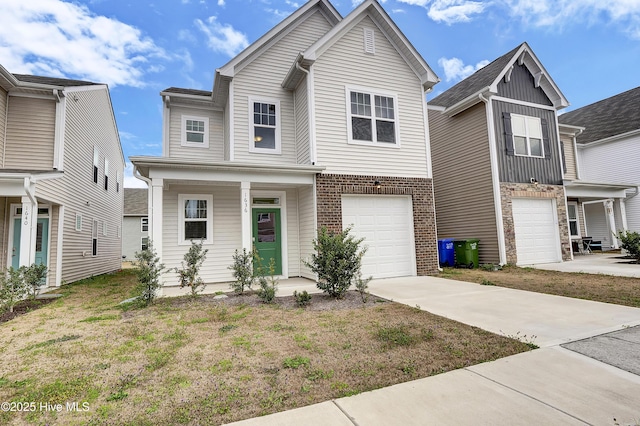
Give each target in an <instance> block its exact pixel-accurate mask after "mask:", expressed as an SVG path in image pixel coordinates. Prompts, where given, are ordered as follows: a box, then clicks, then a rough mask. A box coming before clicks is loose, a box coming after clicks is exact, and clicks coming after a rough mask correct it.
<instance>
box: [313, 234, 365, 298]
mask: <svg viewBox="0 0 640 426" xmlns="http://www.w3.org/2000/svg"><path fill="white" fill-rule="evenodd" d="M350 231H351V228H347V229H345V230H344V231H342V232H338V233H334V232H329V231H327V228H325V227H322V228H320V229H319V230H318V236H317V237H316V238H315V239H314V240H313V249H314V251H315V253H314V254H312V255H311V260H310V261H306V260H305V261H304V264H305V265H306V266H307V267H308V268H309V269H311V271H312V272H313V273H315V274H316V275H317V276H318V282H317V284H316V285H317V286H318V288H319V289H320V290H322V291H324V292H325V293H327V294H329V295H330V296H331V297H335V298H337V299H340V298H342V297H343V296H344V293H345V292H346V291H347V290H348V289H349V287H351V284H352V283H353V281H354V279H356V277H357V276H358V274H359V273H360V267H361V265H362V256H364V254H365V252H366V250H367V249H366V247H363V248H362V249H361V248H360V244H361V243H362V241H363V240H364V238H355V237H354V236H353V235H349V232H350Z"/></svg>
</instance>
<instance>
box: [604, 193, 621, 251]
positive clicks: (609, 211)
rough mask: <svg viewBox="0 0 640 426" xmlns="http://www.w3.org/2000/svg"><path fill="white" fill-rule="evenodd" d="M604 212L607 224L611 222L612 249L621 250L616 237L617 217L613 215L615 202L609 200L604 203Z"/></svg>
mask: <svg viewBox="0 0 640 426" xmlns="http://www.w3.org/2000/svg"><path fill="white" fill-rule="evenodd" d="M604 211H605V214H606V215H607V222H609V234H610V235H611V248H613V249H617V248H620V246H619V245H618V238H617V237H616V234H617V232H616V217H615V214H614V213H613V200H611V199H609V200H606V201H605V202H604Z"/></svg>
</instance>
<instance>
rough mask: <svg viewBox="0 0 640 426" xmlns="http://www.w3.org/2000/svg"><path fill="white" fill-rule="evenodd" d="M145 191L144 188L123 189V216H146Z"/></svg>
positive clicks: (146, 200)
mask: <svg viewBox="0 0 640 426" xmlns="http://www.w3.org/2000/svg"><path fill="white" fill-rule="evenodd" d="M147 203H148V198H147V190H146V189H144V188H125V189H124V214H125V216H146V215H147V214H148V209H147Z"/></svg>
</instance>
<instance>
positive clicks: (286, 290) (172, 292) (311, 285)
mask: <svg viewBox="0 0 640 426" xmlns="http://www.w3.org/2000/svg"><path fill="white" fill-rule="evenodd" d="M252 288H253V289H254V290H256V289H257V288H258V286H257V284H256V285H254V286H253V287H252ZM304 290H306V291H307V293H322V291H321V290H319V289H318V288H317V287H316V282H315V281H312V280H308V279H306V278H287V279H281V280H280V281H279V282H278V294H277V296H278V297H282V296H293V292H294V291H298V292H301V291H304ZM230 291H233V290H232V289H231V287H229V283H217V284H207V285H206V286H205V288H204V290H203V291H202V293H201V294H215V293H218V292H220V293H229V292H230ZM190 292H191V289H189V288H188V287H184V288H180V287H179V286H166V287H163V288H162V296H164V297H175V296H186V295H188V294H189V293H190Z"/></svg>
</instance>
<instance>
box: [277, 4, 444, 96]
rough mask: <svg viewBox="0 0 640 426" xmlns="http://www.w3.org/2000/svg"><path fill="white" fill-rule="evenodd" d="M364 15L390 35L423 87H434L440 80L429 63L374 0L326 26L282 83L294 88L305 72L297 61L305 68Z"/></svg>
mask: <svg viewBox="0 0 640 426" xmlns="http://www.w3.org/2000/svg"><path fill="white" fill-rule="evenodd" d="M364 16H369V17H370V18H371V19H372V20H373V22H374V23H375V24H376V25H377V26H378V28H379V29H380V30H381V31H382V32H383V34H385V36H386V37H387V38H388V39H389V41H390V42H391V44H393V45H394V46H396V49H397V51H398V53H399V54H400V56H402V57H403V59H404V60H405V61H406V62H407V65H409V67H411V69H412V70H413V71H414V72H415V73H416V75H417V76H418V78H419V79H420V82H421V83H422V85H423V88H424V89H425V90H427V89H429V88H431V87H433V86H434V85H435V84H436V83H438V82H439V81H440V79H439V78H438V76H437V75H436V73H435V72H433V70H432V69H431V67H430V66H429V65H428V64H427V62H426V61H425V60H424V59H423V58H422V56H421V55H420V53H418V51H417V50H416V49H415V47H413V45H412V44H411V43H410V42H409V40H408V39H407V38H406V37H405V35H404V34H403V33H402V31H400V29H399V28H398V26H397V25H396V24H395V22H393V20H392V19H391V18H390V17H389V15H388V14H387V12H386V11H385V10H384V9H383V8H382V6H380V4H379V3H378V2H377V1H376V0H366V1H364V2H362V3H361V4H360V5H359V6H358V7H357V8H355V9H354V10H353V11H352V12H351V13H350V14H349V15H347V17H346V18H345V19H343V20H342V21H341V22H339V23H338V24H336V25H335V26H334V27H333V28H332V29H331V30H329V31H328V32H327V33H326V34H325V35H324V36H323V37H322V38H320V39H319V40H318V41H316V42H315V43H314V44H312V45H311V46H309V47H308V48H307V50H305V51H304V52H302V53H300V54H299V55H298V57H297V58H296V61H295V62H294V64H293V65H292V67H291V69H290V70H289V73H288V74H287V76H286V77H285V79H284V81H283V83H282V86H283V87H285V88H288V89H293V88H295V87H296V86H297V84H298V82H299V81H300V79H301V78H302V76H303V73H304V71H303V70H301V69H300V67H299V65H301V66H302V67H304V68H308V67H309V66H311V65H312V64H313V63H314V62H315V60H316V59H317V58H318V57H319V56H321V55H322V54H323V53H324V52H325V51H327V49H329V48H330V47H331V46H332V45H333V44H334V43H335V42H336V41H338V40H339V39H340V38H341V37H342V35H344V34H345V33H346V32H348V31H349V30H350V29H351V28H353V27H354V26H355V25H356V24H357V23H358V22H360V20H361V19H362V18H363V17H364Z"/></svg>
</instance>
